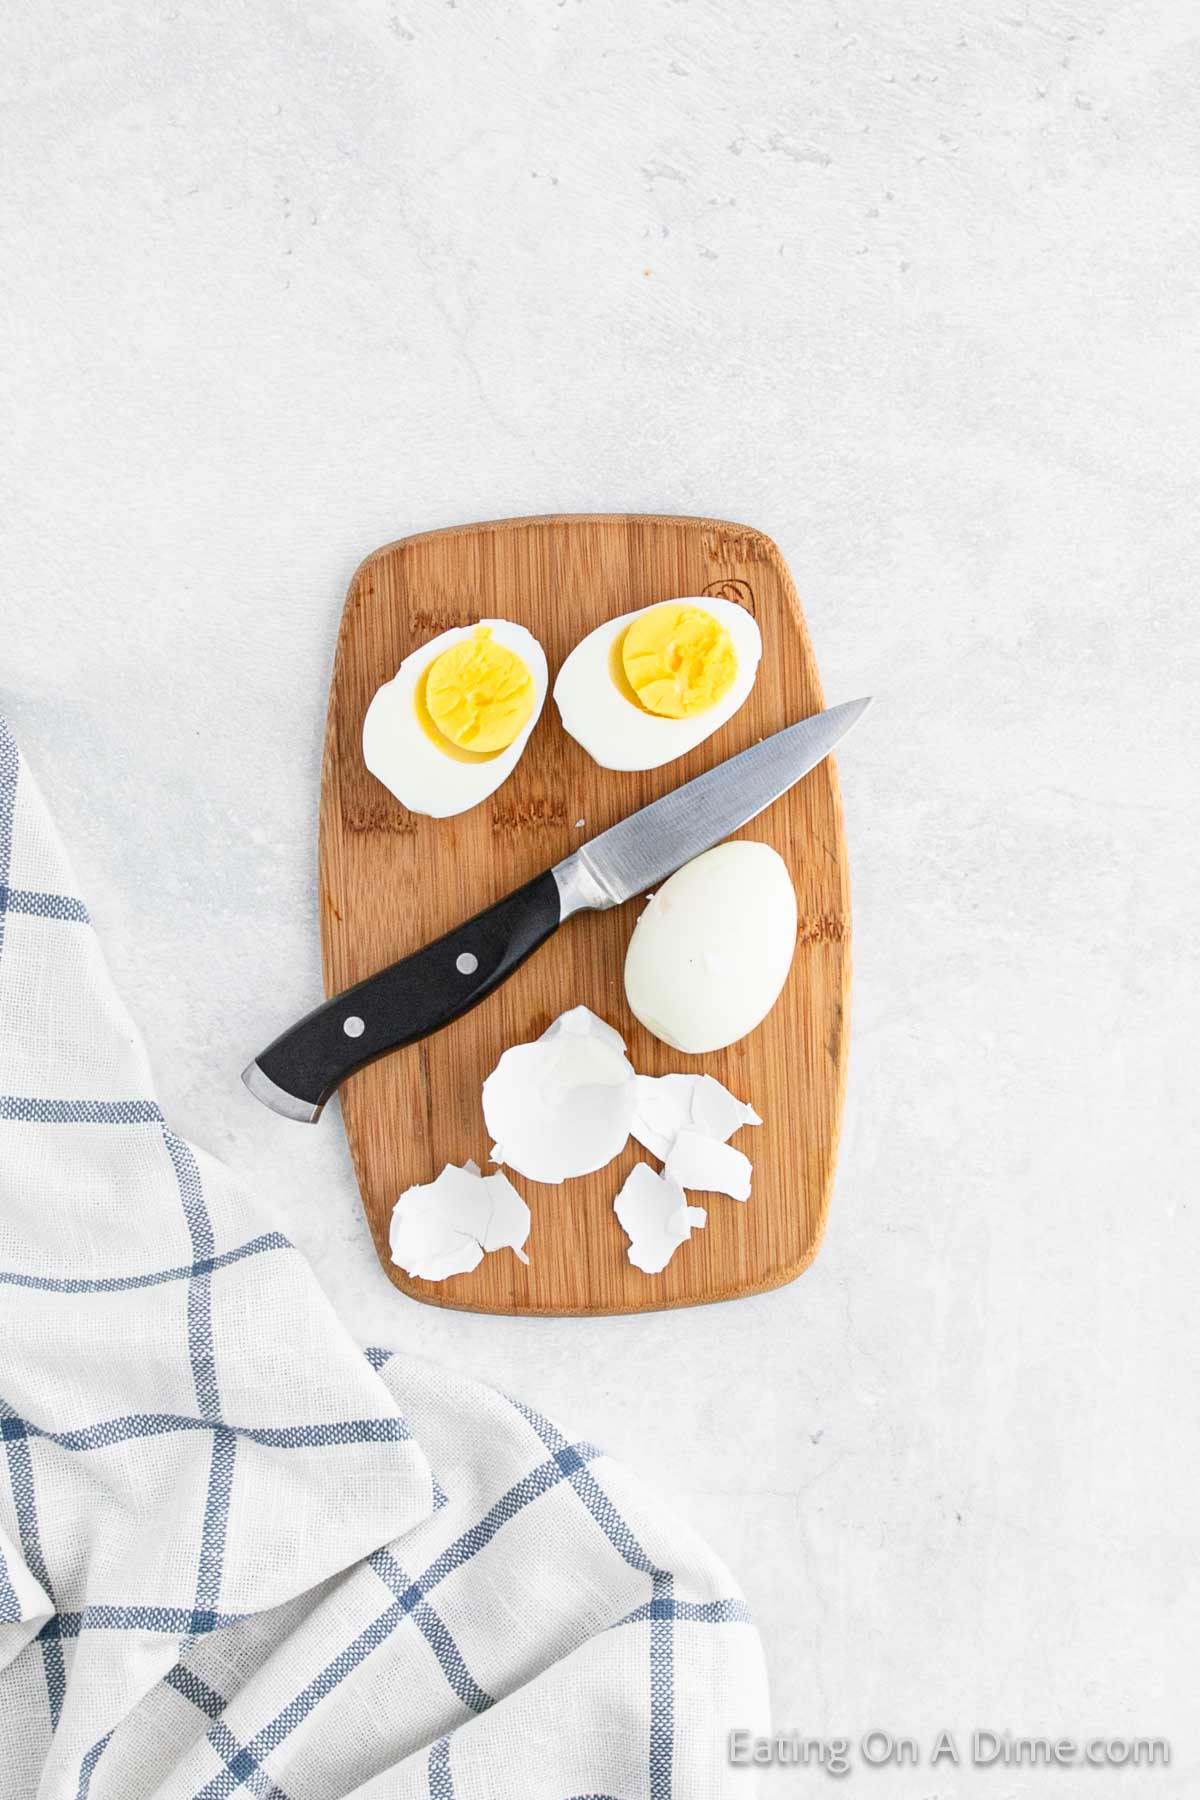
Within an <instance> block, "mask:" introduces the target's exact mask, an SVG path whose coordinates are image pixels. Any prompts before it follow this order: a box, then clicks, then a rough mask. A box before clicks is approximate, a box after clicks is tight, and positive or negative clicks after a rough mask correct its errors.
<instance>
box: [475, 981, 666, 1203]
mask: <svg viewBox="0 0 1200 1800" xmlns="http://www.w3.org/2000/svg"><path fill="white" fill-rule="evenodd" d="M636 1100H637V1078H636V1076H635V1075H634V1072H633V1066H632V1064H631V1063H630V1062H629V1060H628V1058H627V1057H626V1055H625V1040H624V1038H622V1037H621V1035H620V1033H619V1032H616V1031H614V1030H613V1028H612V1026H611V1025H607V1024H605V1022H604V1020H603V1019H598V1018H597V1017H596V1015H595V1013H593V1012H589V1010H588V1008H587V1007H586V1006H576V1007H573V1008H572V1009H571V1011H570V1012H565V1013H563V1014H562V1015H561V1016H560V1017H559V1018H557V1019H555V1021H554V1023H553V1024H552V1025H550V1026H549V1027H548V1029H547V1030H546V1031H544V1032H543V1033H542V1036H541V1037H540V1038H538V1039H537V1040H536V1041H535V1042H534V1043H531V1044H516V1045H514V1046H513V1047H512V1049H510V1050H506V1051H505V1052H504V1054H503V1056H502V1057H501V1058H500V1061H499V1062H498V1063H497V1064H496V1067H495V1068H494V1069H493V1070H492V1073H491V1074H490V1075H489V1076H488V1078H487V1080H486V1081H485V1082H484V1084H483V1116H484V1120H485V1122H486V1124H487V1128H488V1130H489V1131H490V1132H491V1134H492V1136H493V1138H494V1139H495V1140H496V1141H495V1144H494V1146H493V1148H492V1160H493V1162H498V1163H507V1164H508V1165H509V1167H510V1168H514V1169H516V1170H517V1171H518V1172H519V1173H520V1174H522V1175H525V1176H527V1177H528V1178H529V1180H530V1181H546V1182H551V1183H558V1182H560V1181H566V1180H567V1179H568V1178H569V1177H571V1176H573V1175H588V1174H590V1173H591V1172H592V1171H593V1170H594V1169H602V1168H603V1167H604V1165H605V1163H609V1162H611V1161H612V1159H613V1157H614V1156H617V1155H618V1154H619V1153H620V1152H621V1150H623V1149H624V1147H625V1144H626V1143H627V1141H628V1139H629V1128H630V1126H631V1125H632V1123H633V1110H634V1106H635V1104H636Z"/></svg>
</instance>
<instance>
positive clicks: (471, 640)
mask: <svg viewBox="0 0 1200 1800" xmlns="http://www.w3.org/2000/svg"><path fill="white" fill-rule="evenodd" d="M546 687H547V671H546V657H545V654H544V652H543V650H542V646H541V645H540V644H539V643H538V641H537V639H536V638H535V637H534V636H532V634H531V633H530V632H528V631H526V630H525V627H524V626H523V625H514V624H512V623H511V621H510V620H508V619H481V620H480V622H479V623H478V624H477V625H460V626H457V627H456V628H455V629H454V630H452V631H443V632H442V633H441V635H440V636H439V637H435V638H431V639H430V641H429V643H427V644H422V645H421V648H420V649H419V650H414V651H413V653H412V655H411V656H406V657H405V659H404V661H403V662H402V663H401V664H400V667H399V668H398V669H397V671H396V674H395V676H394V677H393V679H392V680H391V681H387V682H385V683H384V685H383V686H382V687H381V688H380V689H379V691H378V693H377V694H376V695H375V698H374V699H373V700H372V701H371V704H370V706H369V707H368V708H367V716H366V718H365V719H364V720H363V735H362V745H363V761H364V762H365V763H366V765H367V767H368V769H370V771H371V773H372V775H374V776H376V777H377V778H378V779H379V780H380V781H382V783H383V785H384V787H385V788H387V789H388V790H389V791H390V792H391V793H393V794H395V796H396V798H397V800H399V801H401V802H402V803H403V804H404V805H405V806H407V807H408V809H409V811H410V812H416V813H426V814H428V816H429V817H430V818H434V819H448V818H450V817H452V816H453V815H454V814H455V813H461V812H466V811H467V809H468V808H469V807H472V806H477V805H478V804H479V802H480V801H481V800H486V799H487V797H488V795H489V794H494V793H495V791H496V789H497V788H498V787H499V786H500V783H501V782H502V781H505V780H507V778H508V776H510V775H511V774H512V772H513V770H514V769H515V768H516V766H517V763H518V762H519V761H520V758H521V752H522V751H523V750H524V748H525V745H526V743H527V742H528V740H529V734H530V732H531V731H532V730H533V728H534V726H535V725H536V724H537V722H538V715H539V714H540V713H541V710H542V706H543V704H544V702H545V699H546Z"/></svg>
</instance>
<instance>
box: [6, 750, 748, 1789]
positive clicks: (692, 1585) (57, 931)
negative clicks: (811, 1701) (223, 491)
mask: <svg viewBox="0 0 1200 1800" xmlns="http://www.w3.org/2000/svg"><path fill="white" fill-rule="evenodd" d="M0 1439H2V1451H3V1454H2V1455H0V1796H3V1800H26V1797H27V1796H33V1795H38V1796H53V1797H54V1800H59V1797H62V1800H66V1797H67V1796H70V1797H71V1800H83V1797H84V1796H89V1797H90V1800H139V1797H142V1796H161V1797H169V1800H173V1797H174V1796H184V1795H188V1796H196V1800H223V1797H224V1796H227V1795H237V1794H241V1793H242V1792H245V1793H247V1794H251V1795H254V1796H257V1797H258V1800H334V1797H335V1796H337V1797H339V1800H340V1797H347V1796H356V1797H358V1800H384V1797H385V1796H386V1797H387V1800H409V1797H411V1800H417V1797H418V1796H420V1797H422V1800H451V1797H452V1796H453V1797H454V1800H484V1797H486V1800H492V1797H494V1796H503V1797H506V1800H507V1797H508V1796H512V1797H514V1800H570V1797H579V1800H582V1797H584V1796H590V1797H592V1800H599V1797H601V1796H609V1797H610V1800H643V1797H649V1800H667V1797H668V1796H676V1797H678V1800H705V1797H706V1796H710V1795H722V1794H725V1793H727V1792H736V1793H737V1794H739V1795H745V1794H747V1793H748V1792H749V1791H750V1788H749V1784H750V1782H751V1781H752V1777H751V1776H750V1775H749V1774H748V1772H747V1771H745V1770H744V1769H737V1770H731V1769H730V1767H729V1765H728V1763H727V1758H726V1740H727V1734H728V1732H729V1731H730V1730H731V1729H732V1728H734V1727H738V1726H742V1727H749V1728H750V1729H752V1730H756V1731H764V1730H766V1729H767V1726H766V1702H765V1684H764V1678H763V1670H762V1662H761V1656H760V1651H759V1644H758V1638H757V1634H756V1632H755V1631H754V1629H753V1627H752V1626H751V1625H750V1623H749V1622H748V1617H747V1613H746V1608H745V1605H744V1603H743V1601H742V1600H741V1598H740V1597H739V1595H738V1593H737V1590H736V1588H735V1587H734V1586H733V1584H732V1583H731V1581H730V1578H729V1576H728V1575H727V1574H726V1572H725V1570H724V1569H723V1568H722V1567H721V1565H720V1563H719V1562H718V1561H717V1559H716V1558H715V1557H714V1556H713V1555H712V1553H711V1552H710V1551H709V1550H708V1549H706V1547H705V1546H704V1545H703V1544H702V1543H701V1542H700V1541H699V1540H698V1539H697V1538H696V1537H695V1536H694V1535H693V1533H692V1532H691V1531H690V1530H688V1529H687V1527H685V1526H684V1525H682V1524H681V1523H680V1522H679V1520H677V1519H675V1518H673V1517H672V1516H671V1515H670V1514H669V1513H668V1512H666V1511H665V1510H664V1509H663V1508H662V1507H660V1506H659V1505H658V1504H657V1503H656V1502H655V1501H654V1500H653V1499H652V1498H651V1497H650V1496H649V1495H648V1494H647V1493H646V1492H645V1491H644V1490H643V1489H642V1487H641V1486H640V1485H639V1484H638V1483H637V1482H636V1481H635V1480H634V1479H633V1478H632V1477H631V1476H630V1475H628V1474H627V1473H626V1472H625V1471H624V1470H623V1469H622V1468H620V1467H619V1466H618V1465H616V1464H614V1463H612V1462H610V1461H608V1460H607V1458H605V1457H604V1456H603V1455H602V1454H601V1453H600V1451H598V1450H597V1449H596V1448H595V1446H594V1445H592V1444H590V1443H587V1442H582V1441H578V1440H575V1439H572V1438H571V1437H569V1436H568V1435H567V1434H565V1433H564V1432H562V1431H560V1430H559V1429H558V1428H557V1427H556V1426H554V1425H553V1424H551V1423H550V1422H549V1420H547V1419H544V1418H542V1417H541V1416H540V1415H539V1414H538V1413H536V1412H534V1411H532V1410H530V1409H528V1408H526V1407H522V1406H518V1405H515V1404H513V1403H512V1402H511V1401H509V1400H506V1399H505V1398H503V1397H502V1396H501V1395H499V1394H497V1393H494V1392H492V1391H491V1390H490V1389H487V1388H483V1387H480V1386H478V1385H475V1384H473V1383H471V1382H467V1381H463V1380H459V1379H458V1378H457V1377H455V1376H453V1375H451V1374H448V1373H446V1372H445V1371H442V1370H439V1369H435V1368H432V1367H429V1366H426V1365H423V1364H421V1363H420V1362H417V1361H414V1360H412V1359H410V1358H408V1357H398V1356H392V1355H390V1354H389V1353H388V1352H387V1351H383V1350H378V1351H375V1350H373V1351H368V1352H367V1353H366V1354H365V1355H364V1354H363V1353H362V1352H361V1351H360V1350H359V1349H358V1348H357V1347H356V1346H355V1345H354V1343H353V1342H352V1341H351V1339H350V1338H349V1337H348V1336H347V1334H346V1332H345V1331H344V1330H343V1329H342V1327H341V1326H340V1324H339V1323H338V1321H337V1319H336V1317H335V1316H334V1315H333V1313H332V1312H331V1310H330V1308H329V1306H328V1304H327V1303H326V1301H325V1300H324V1298H323V1296H322V1294H321V1292H320V1290H319V1288H318V1287H317V1285H316V1283H315V1281H314V1279H313V1276H312V1274H311V1272H310V1270H309V1268H308V1266H307V1264H306V1263H305V1261H304V1260H303V1258H302V1257H301V1256H300V1255H299V1253H298V1252H297V1251H296V1250H295V1249H294V1248H293V1247H292V1246H291V1245H290V1244H289V1243H288V1241H287V1240H286V1238H284V1237H283V1236H282V1235H281V1234H280V1233H279V1232H278V1231H274V1230H272V1229H271V1228H270V1226H269V1225H268V1224H266V1223H264V1222H263V1221H262V1220H261V1219H259V1218H258V1217H257V1216H256V1214H255V1211H254V1207H253V1204H252V1202H251V1200H250V1198H249V1197H248V1196H247V1195H246V1194H244V1193H243V1192H242V1191H240V1190H239V1188H238V1187H237V1185H236V1183H235V1182H234V1181H233V1180H232V1179H231V1177H230V1176H229V1174H228V1173H227V1172H226V1170H225V1169H224V1168H222V1167H221V1165H220V1164H218V1163H216V1162H213V1161H211V1160H210V1159H209V1158H207V1157H206V1156H204V1155H203V1154H202V1153H201V1152H200V1151H198V1150H195V1149H193V1148H192V1146H191V1145H189V1144H187V1143H185V1142H184V1141H183V1140H182V1139H181V1138H179V1137H178V1136H177V1135H176V1134H175V1133H174V1132H173V1131H172V1130H171V1129H170V1127H169V1125H168V1124H167V1123H166V1121H165V1119H164V1118H163V1116H162V1113H161V1112H160V1110H159V1108H158V1105H157V1103H156V1101H155V1098H154V1090H153V1086H152V1083H151V1079H150V1073H149V1070H148V1068H147V1065H146V1060H145V1056H144V1053H143V1050H142V1047H141V1045H140V1043H139V1041H138V1038H137V1035H136V1033H135V1032H134V1030H133V1028H132V1026H131V1024H130V1021H129V1019H128V1017H127V1016H126V1014H125V1012H124V1011H123V1010H122V1007H121V1005H120V1003H119V1001H118V1000H117V998H116V995H115V994H114V992H113V989H112V986H111V984H110V982H109V979H108V976H107V974H106V971H105V968H104V964H103V961H102V958H101V955H100V951H99V948H98V945H97V941H96V938H95V935H94V933H93V931H92V928H91V925H90V923H89V920H88V915H87V911H86V909H85V907H84V905H83V903H82V901H81V900H79V899H78V898H77V897H76V894H75V890H74V884H73V882H72V878H71V875H70V871H69V868H68V865H67V862H66V859H65V857H64V854H63V851H62V848H61V846H60V844H59V842H58V840H57V838H56V836H55V834H54V831H53V828H52V826H51V825H50V822H49V820H48V818H47V815H46V813H45V810H44V807H43V805H42V802H41V800H40V798H39V796H38V793H37V790H36V788H35V787H34V785H33V782H32V781H31V779H30V776H29V773H28V770H27V769H26V768H25V766H24V764H23V763H22V761H21V759H20V757H19V754H18V752H17V748H16V745H15V744H14V742H13V740H12V738H11V736H10V735H9V734H8V732H7V730H6V729H5V727H4V725H3V722H2V721H0Z"/></svg>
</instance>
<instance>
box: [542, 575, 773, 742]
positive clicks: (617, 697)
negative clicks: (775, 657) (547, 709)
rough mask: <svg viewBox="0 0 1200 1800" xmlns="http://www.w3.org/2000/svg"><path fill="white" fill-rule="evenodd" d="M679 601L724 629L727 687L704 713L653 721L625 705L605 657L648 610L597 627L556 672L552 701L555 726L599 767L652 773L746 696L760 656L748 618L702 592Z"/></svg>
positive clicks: (632, 703) (626, 699) (755, 629)
mask: <svg viewBox="0 0 1200 1800" xmlns="http://www.w3.org/2000/svg"><path fill="white" fill-rule="evenodd" d="M681 600H682V604H684V605H686V606H699V607H702V608H703V609H704V611H705V612H707V613H711V614H712V616H713V618H714V619H717V620H719V622H720V623H721V624H722V625H724V626H725V628H726V630H727V631H728V632H729V635H730V637H731V638H732V639H733V648H734V652H735V654H736V656H737V674H736V676H735V677H734V682H733V686H732V687H731V688H730V690H729V692H728V693H727V694H726V695H725V697H724V699H723V700H719V701H718V702H717V704H716V705H715V706H710V707H709V709H708V711H707V712H702V713H694V714H693V715H692V716H691V717H690V718H687V719H664V718H660V717H659V716H658V715H657V714H656V713H651V712H647V711H646V710H645V709H644V708H643V707H641V706H639V705H638V704H637V703H636V701H634V700H631V699H630V698H629V695H628V694H627V693H626V692H625V691H624V689H622V688H620V687H618V685H617V683H616V682H615V681H614V680H613V677H612V658H613V653H614V651H615V649H616V647H617V644H618V642H619V640H620V639H621V637H622V636H623V635H624V633H625V631H626V630H627V629H628V627H629V624H630V621H631V620H633V619H636V618H637V617H638V615H639V613H644V612H650V611H652V610H653V609H652V608H651V607H649V606H641V607H638V608H637V609H636V610H635V611H633V612H627V613H621V614H620V616H619V617H617V618H615V619H608V620H606V621H605V623H604V624H603V625H597V627H596V629H595V630H594V631H591V632H589V633H588V635H587V637H585V638H584V639H583V640H582V642H580V643H578V644H576V646H575V648H574V649H573V650H572V651H571V654H570V655H569V656H568V657H567V660H566V662H564V664H563V666H562V668H561V669H560V670H559V671H558V676H557V678H556V680H555V683H554V701H555V704H556V706H557V707H558V710H559V715H560V717H561V718H562V722H563V728H564V729H565V730H566V731H568V732H570V734H571V736H572V737H573V738H575V739H576V741H577V742H578V743H580V744H582V745H583V747H584V749H585V750H586V751H587V753H588V755H589V756H590V757H591V758H592V759H593V761H594V762H598V763H599V764H600V767H601V768H602V769H658V768H661V767H662V765H663V764H664V763H669V762H674V760H675V758H676V757H677V756H684V755H686V754H687V752H688V751H689V750H694V749H695V748H696V745H697V744H702V743H703V742H704V740H705V738H709V737H711V736H712V734H713V732H714V731H719V730H720V728H721V726H722V725H724V724H725V723H726V721H727V720H729V719H732V717H733V715H734V713H735V712H737V710H738V708H739V707H740V706H742V705H743V704H744V703H745V701H746V700H747V699H748V698H749V695H750V690H751V689H752V688H753V686H754V678H755V675H756V674H757V672H758V665H759V660H760V658H761V657H762V637H761V635H760V633H759V629H758V626H757V625H756V624H755V622H754V620H753V618H752V617H751V616H750V614H749V613H748V612H747V611H746V609H745V608H744V607H742V606H737V605H735V603H734V602H733V601H732V600H718V599H715V598H713V597H712V596H711V595H708V594H700V595H695V596H693V595H684V596H681ZM666 604H668V602H667V601H663V600H656V601H655V602H654V605H655V606H662V605H666Z"/></svg>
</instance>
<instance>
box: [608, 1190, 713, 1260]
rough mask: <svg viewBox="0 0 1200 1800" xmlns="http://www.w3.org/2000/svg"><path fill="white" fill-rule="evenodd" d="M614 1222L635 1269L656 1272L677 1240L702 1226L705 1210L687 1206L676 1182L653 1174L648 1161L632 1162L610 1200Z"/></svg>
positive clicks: (678, 1242)
mask: <svg viewBox="0 0 1200 1800" xmlns="http://www.w3.org/2000/svg"><path fill="white" fill-rule="evenodd" d="M613 1210H614V1212H615V1213H616V1215H617V1222H618V1224H619V1225H620V1227H621V1230H622V1231H623V1232H624V1233H625V1235H626V1237H627V1238H628V1239H629V1240H630V1242H629V1260H630V1262H631V1263H632V1264H633V1266H634V1268H635V1269H642V1270H644V1271H645V1273H646V1274H647V1275H657V1274H658V1273H659V1272H660V1271H661V1270H662V1269H665V1268H666V1266H667V1264H668V1263H669V1262H670V1260H671V1258H672V1257H673V1256H674V1254H675V1252H676V1250H678V1248H679V1246H680V1244H683V1243H686V1242H687V1240H688V1238H690V1237H691V1235H692V1232H693V1231H694V1230H696V1229H697V1228H698V1227H700V1226H702V1225H703V1224H704V1223H705V1221H706V1219H707V1217H708V1214H707V1213H706V1212H705V1210H704V1208H703V1207H702V1206H689V1205H688V1203H687V1196H686V1195H685V1193H684V1191H683V1189H682V1188H681V1187H680V1186H679V1185H678V1183H677V1182H674V1181H669V1180H668V1179H667V1178H666V1176H665V1175H656V1174H655V1172H654V1170H653V1169H652V1168H651V1167H650V1165H649V1163H635V1164H634V1166H633V1168H632V1169H631V1170H630V1171H629V1174H628V1175H627V1176H626V1178H625V1183H624V1186H623V1187H622V1189H621V1191H620V1193H619V1194H618V1195H617V1197H616V1199H615V1201H614V1202H613Z"/></svg>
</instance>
